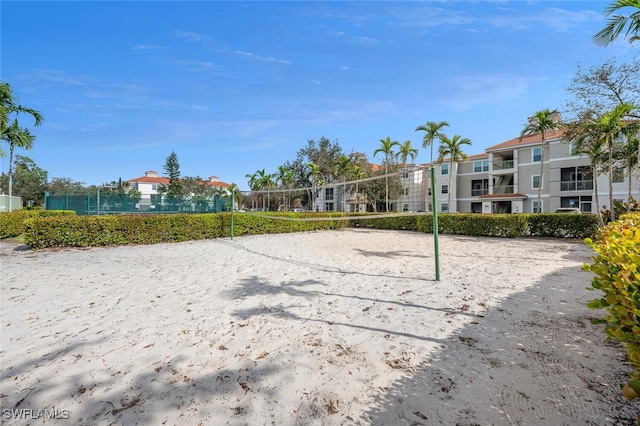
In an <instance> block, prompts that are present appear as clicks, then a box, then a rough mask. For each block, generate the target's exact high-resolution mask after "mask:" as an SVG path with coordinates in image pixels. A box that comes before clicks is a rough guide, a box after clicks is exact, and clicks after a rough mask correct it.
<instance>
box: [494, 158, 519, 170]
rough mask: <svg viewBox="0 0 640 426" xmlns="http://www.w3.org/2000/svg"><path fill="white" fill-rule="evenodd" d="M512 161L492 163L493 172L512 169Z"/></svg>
mask: <svg viewBox="0 0 640 426" xmlns="http://www.w3.org/2000/svg"><path fill="white" fill-rule="evenodd" d="M513 164H514V163H513V160H502V161H494V162H493V170H506V169H513Z"/></svg>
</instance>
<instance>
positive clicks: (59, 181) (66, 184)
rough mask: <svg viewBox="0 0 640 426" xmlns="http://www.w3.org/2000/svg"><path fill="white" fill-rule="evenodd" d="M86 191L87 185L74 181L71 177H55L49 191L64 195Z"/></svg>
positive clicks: (48, 187)
mask: <svg viewBox="0 0 640 426" xmlns="http://www.w3.org/2000/svg"><path fill="white" fill-rule="evenodd" d="M83 189H85V183H84V182H79V181H74V180H73V179H71V178H69V177H54V178H51V181H49V185H48V186H47V191H49V192H52V193H59V194H64V193H67V192H74V191H82V190H83Z"/></svg>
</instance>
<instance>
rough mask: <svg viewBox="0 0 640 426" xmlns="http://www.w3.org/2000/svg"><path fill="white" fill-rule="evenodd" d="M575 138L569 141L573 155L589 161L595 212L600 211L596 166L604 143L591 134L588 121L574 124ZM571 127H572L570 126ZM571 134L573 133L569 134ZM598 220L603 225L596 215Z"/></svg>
mask: <svg viewBox="0 0 640 426" xmlns="http://www.w3.org/2000/svg"><path fill="white" fill-rule="evenodd" d="M575 126H576V127H574V128H575V136H572V137H571V138H570V140H572V141H573V142H575V144H576V149H575V151H574V152H575V153H576V154H580V155H586V156H587V158H588V159H589V164H590V167H591V174H592V175H593V190H594V193H595V202H596V209H597V210H596V211H598V212H599V211H600V199H599V198H598V164H599V163H600V161H601V158H602V152H603V148H604V141H603V140H602V139H601V138H599V137H598V136H597V135H596V134H593V132H592V130H591V129H590V127H589V123H588V121H587V122H585V121H582V122H579V123H576V124H575ZM572 127H573V126H572ZM569 133H573V132H569ZM598 220H599V221H600V225H604V220H603V219H602V215H601V214H598Z"/></svg>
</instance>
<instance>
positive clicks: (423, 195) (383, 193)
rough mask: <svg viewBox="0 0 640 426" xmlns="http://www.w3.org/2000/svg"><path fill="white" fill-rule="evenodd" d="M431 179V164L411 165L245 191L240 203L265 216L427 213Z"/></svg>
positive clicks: (240, 205) (243, 209) (246, 210)
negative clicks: (362, 175)
mask: <svg viewBox="0 0 640 426" xmlns="http://www.w3.org/2000/svg"><path fill="white" fill-rule="evenodd" d="M428 182H429V179H428V168H427V167H411V168H407V169H404V170H401V171H398V172H394V173H387V174H380V175H378V176H372V177H366V178H362V179H357V180H342V181H340V180H335V181H333V182H331V183H323V182H318V183H316V184H312V185H310V186H307V187H289V186H287V185H279V186H277V187H271V188H260V189H255V190H252V191H242V192H241V197H240V198H241V201H240V203H238V205H239V209H240V210H242V211H244V212H260V213H261V215H264V214H265V213H264V212H314V213H348V214H349V216H351V217H353V216H359V214H361V215H362V216H363V217H370V216H375V217H382V216H388V217H392V216H399V215H413V214H424V213H425V212H427V211H429V207H430V202H431V201H430V199H429V195H430V194H429V193H428V192H429V188H428ZM275 217H278V218H283V216H275ZM318 219H319V217H316V218H315V219H314V220H318ZM327 219H328V220H330V219H331V218H330V217H327Z"/></svg>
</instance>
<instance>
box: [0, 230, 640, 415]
mask: <svg viewBox="0 0 640 426" xmlns="http://www.w3.org/2000/svg"><path fill="white" fill-rule="evenodd" d="M440 253H441V281H440V282H436V281H434V277H435V273H434V250H433V236H432V235H424V234H419V233H411V232H395V231H377V230H366V229H351V230H342V231H325V232H314V233H299V234H286V235H260V236H250V237H237V238H235V239H233V240H229V239H221V240H209V241H197V242H186V243H176V244H161V245H155V246H135V247H114V248H97V249H87V250H79V249H65V250H44V251H36V252H33V251H26V250H24V249H22V250H21V249H20V247H19V246H18V245H16V244H15V243H11V242H7V241H5V242H1V243H0V262H1V263H0V265H1V277H2V284H1V299H0V300H1V305H0V308H1V314H0V321H1V325H2V328H1V330H2V336H1V345H2V346H1V348H0V349H1V352H0V366H1V368H2V370H1V376H0V385H1V389H0V392H1V394H2V395H1V398H0V404H1V406H2V421H3V422H4V423H6V424H27V423H31V424H34V423H38V424H39V423H41V422H42V420H38V421H36V422H34V421H26V420H25V419H24V417H29V416H31V417H36V416H38V415H40V416H44V415H47V414H49V415H50V414H51V413H57V415H58V416H59V417H66V419H64V420H61V421H58V422H53V424H78V425H80V424H82V425H92V424H122V425H132V424H141V425H148V424H154V425H159V424H166V425H174V424H175V425H200V424H201V425H223V424H230V425H263V424H265V425H266V424H268V425H272V424H273V425H281V424H285V425H294V424H300V425H324V424H326V425H338V424H345V425H348V424H359V425H405V424H406V425H436V424H443V425H454V424H460V425H475V424H480V425H516V424H517V425H545V424H547V425H578V424H580V425H606V424H611V425H614V424H616V425H624V424H635V421H636V416H637V415H638V413H639V412H640V405H639V404H638V403H634V402H630V401H627V400H624V398H622V397H621V396H620V395H619V390H618V389H617V387H618V385H619V384H620V383H622V382H623V381H625V380H626V379H627V374H628V372H629V370H628V369H627V367H625V366H624V365H623V363H622V361H623V360H624V351H623V350H622V348H621V347H620V345H618V344H614V343H607V342H604V332H603V326H602V325H598V326H596V325H592V324H591V323H590V322H589V319H590V318H596V317H602V315H603V312H600V311H591V310H589V309H587V308H586V307H585V304H586V302H587V301H588V300H590V299H592V298H594V297H597V296H599V295H600V294H598V293H597V292H588V291H586V290H585V289H586V287H588V286H589V284H590V280H591V275H590V274H589V273H587V272H583V271H581V265H582V264H583V263H584V262H588V261H589V258H590V256H591V251H590V249H589V248H588V247H586V246H585V245H584V244H582V243H580V242H570V241H552V240H532V239H519V240H511V239H490V238H471V237H454V236H441V237H440ZM27 410H32V411H27ZM37 410H47V411H40V412H38V411H37ZM52 410H58V411H57V412H54V411H52ZM16 416H22V417H23V419H21V420H17V419H15V417H16ZM47 423H48V422H47Z"/></svg>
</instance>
